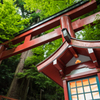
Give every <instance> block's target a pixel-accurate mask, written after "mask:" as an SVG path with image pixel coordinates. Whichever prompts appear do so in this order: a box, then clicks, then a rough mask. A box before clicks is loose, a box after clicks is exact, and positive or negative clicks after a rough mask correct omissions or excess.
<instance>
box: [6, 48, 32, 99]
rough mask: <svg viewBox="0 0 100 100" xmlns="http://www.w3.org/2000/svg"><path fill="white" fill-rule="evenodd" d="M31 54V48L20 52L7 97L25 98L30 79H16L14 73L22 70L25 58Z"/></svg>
mask: <svg viewBox="0 0 100 100" xmlns="http://www.w3.org/2000/svg"><path fill="white" fill-rule="evenodd" d="M31 55H32V52H31V50H29V51H26V52H23V53H22V54H21V57H20V62H19V64H18V66H17V68H16V71H15V75H14V78H13V81H12V83H11V86H10V89H9V91H8V93H7V96H8V97H11V98H15V99H19V100H26V97H27V91H28V86H29V81H30V80H29V79H26V78H23V79H18V78H17V77H16V75H17V73H19V72H23V68H24V62H25V59H26V58H27V57H29V56H31Z"/></svg>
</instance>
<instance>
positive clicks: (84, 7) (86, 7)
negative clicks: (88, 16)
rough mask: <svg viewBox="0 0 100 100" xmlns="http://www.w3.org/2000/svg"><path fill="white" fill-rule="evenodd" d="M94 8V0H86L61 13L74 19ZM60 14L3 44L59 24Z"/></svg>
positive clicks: (22, 38) (20, 39) (16, 41)
mask: <svg viewBox="0 0 100 100" xmlns="http://www.w3.org/2000/svg"><path fill="white" fill-rule="evenodd" d="M95 8H96V1H95V0H92V1H91V2H87V3H85V4H84V5H82V6H79V7H77V8H75V9H73V10H71V11H69V12H67V13H64V14H63V15H69V16H70V18H71V19H74V18H77V17H79V16H81V15H84V14H85V13H88V12H89V11H92V10H94V9H95ZM63 15H61V16H63ZM61 16H58V17H56V18H54V19H52V20H50V21H48V22H45V23H43V24H41V25H39V26H37V27H35V28H33V29H31V30H29V31H27V32H25V33H23V34H21V35H19V36H17V37H15V38H14V39H12V40H11V41H8V42H5V43H3V45H5V44H7V43H9V42H12V43H13V44H17V43H19V42H21V41H24V39H25V37H26V36H27V35H29V34H31V35H32V36H35V35H38V34H40V33H42V32H44V31H47V30H49V29H51V28H54V27H56V26H58V25H60V18H61ZM73 29H74V30H75V29H76V28H73Z"/></svg>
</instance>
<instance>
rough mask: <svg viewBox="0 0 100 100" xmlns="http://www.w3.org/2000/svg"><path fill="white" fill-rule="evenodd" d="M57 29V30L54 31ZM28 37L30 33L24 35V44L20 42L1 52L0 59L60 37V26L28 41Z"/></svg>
mask: <svg viewBox="0 0 100 100" xmlns="http://www.w3.org/2000/svg"><path fill="white" fill-rule="evenodd" d="M57 30H59V32H56V31H57ZM30 37H31V36H30V35H29V36H27V37H26V39H25V42H24V44H21V45H19V46H17V47H16V48H13V49H10V50H6V51H3V52H2V54H1V55H0V60H2V59H5V58H7V57H10V56H13V55H15V54H18V53H21V52H24V51H26V50H29V49H32V48H34V47H37V46H40V45H42V44H45V43H47V42H50V41H53V40H55V39H58V38H61V30H60V28H58V29H56V30H55V31H53V32H51V33H49V34H46V35H43V36H41V37H39V38H36V39H34V40H31V41H29V40H30Z"/></svg>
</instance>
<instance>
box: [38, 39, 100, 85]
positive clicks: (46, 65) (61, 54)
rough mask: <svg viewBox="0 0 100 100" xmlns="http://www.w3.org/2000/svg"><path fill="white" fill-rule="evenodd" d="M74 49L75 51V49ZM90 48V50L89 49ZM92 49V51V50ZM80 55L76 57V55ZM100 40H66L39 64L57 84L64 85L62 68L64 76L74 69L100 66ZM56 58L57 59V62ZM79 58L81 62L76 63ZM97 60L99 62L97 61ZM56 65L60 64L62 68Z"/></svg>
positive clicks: (43, 71) (39, 67)
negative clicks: (69, 42) (69, 41)
mask: <svg viewBox="0 0 100 100" xmlns="http://www.w3.org/2000/svg"><path fill="white" fill-rule="evenodd" d="M73 50H74V51H73ZM89 50H90V51H89ZM91 50H92V52H91ZM76 55H77V56H78V57H75V56H76ZM99 55H100V41H83V40H77V39H75V38H71V44H68V43H67V42H66V41H65V42H64V43H63V44H62V45H61V46H60V47H59V48H58V49H57V51H55V52H54V53H53V54H52V55H51V56H49V57H48V58H47V59H46V60H44V61H43V62H41V63H40V64H38V65H37V69H38V71H39V72H42V73H43V74H45V75H46V76H48V77H49V78H51V79H52V80H53V81H55V82H56V83H57V84H59V85H60V86H62V85H63V84H62V77H61V73H60V70H61V69H62V70H64V76H63V77H65V76H66V75H69V74H70V73H71V71H72V70H75V69H80V68H85V67H88V68H90V69H93V68H98V66H100V56H99ZM55 60H56V61H57V63H56V64H54V63H55ZM77 60H79V61H80V62H79V63H76V62H77ZM95 61H97V63H96V62H95ZM56 66H60V68H61V69H59V68H57V67H56Z"/></svg>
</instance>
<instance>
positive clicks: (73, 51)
mask: <svg viewBox="0 0 100 100" xmlns="http://www.w3.org/2000/svg"><path fill="white" fill-rule="evenodd" d="M68 49H69V50H70V52H71V53H72V54H73V56H74V57H75V58H78V55H77V53H76V52H75V50H74V49H73V47H72V46H71V45H70V46H68Z"/></svg>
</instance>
